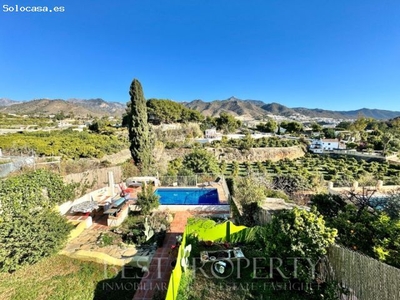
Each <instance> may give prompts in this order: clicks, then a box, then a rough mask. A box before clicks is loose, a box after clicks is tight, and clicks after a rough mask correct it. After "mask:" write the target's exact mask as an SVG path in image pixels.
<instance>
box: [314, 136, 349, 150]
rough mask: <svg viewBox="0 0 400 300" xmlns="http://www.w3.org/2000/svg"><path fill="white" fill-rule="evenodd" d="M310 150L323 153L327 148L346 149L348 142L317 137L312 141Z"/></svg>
mask: <svg viewBox="0 0 400 300" xmlns="http://www.w3.org/2000/svg"><path fill="white" fill-rule="evenodd" d="M309 149H310V151H311V152H314V153H323V152H324V151H325V150H327V151H330V150H342V149H346V144H344V143H343V142H340V141H339V140H338V139H316V140H312V141H311V145H310V148H309Z"/></svg>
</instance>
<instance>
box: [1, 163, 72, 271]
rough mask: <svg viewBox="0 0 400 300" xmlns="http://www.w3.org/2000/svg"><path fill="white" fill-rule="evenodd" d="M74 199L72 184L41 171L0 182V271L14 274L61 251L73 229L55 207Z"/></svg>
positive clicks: (57, 176)
mask: <svg viewBox="0 0 400 300" xmlns="http://www.w3.org/2000/svg"><path fill="white" fill-rule="evenodd" d="M73 196H74V185H67V184H64V183H63V181H62V178H61V177H60V176H59V175H56V174H53V173H50V172H47V171H44V170H39V171H35V172H30V173H27V174H23V175H20V176H15V177H11V178H8V179H6V180H4V181H0V207H1V210H2V211H1V216H0V245H1V246H0V271H8V272H12V271H15V270H17V269H18V268H20V267H21V266H24V265H27V264H32V263H35V262H37V261H38V260H40V259H41V258H42V257H46V256H49V255H51V254H53V253H55V252H57V251H58V250H60V249H61V247H62V246H63V245H64V243H65V241H66V239H67V238H68V234H69V232H70V230H71V229H72V228H73V226H72V225H71V224H69V223H67V220H66V219H65V218H63V217H62V216H61V215H60V214H59V213H58V212H57V211H56V210H54V206H55V205H56V204H58V203H62V202H65V201H67V200H70V199H72V198H73Z"/></svg>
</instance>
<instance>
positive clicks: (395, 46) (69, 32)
mask: <svg viewBox="0 0 400 300" xmlns="http://www.w3.org/2000/svg"><path fill="white" fill-rule="evenodd" d="M1 3H2V4H1V11H0V98H1V97H4V98H10V99H14V100H30V99H35V98H51V99H53V98H62V99H68V98H81V99H82V98H83V99H88V98H103V99H105V100H107V101H118V102H123V103H125V102H127V101H128V100H129V95H128V90H129V85H130V83H131V81H132V79H133V78H137V79H139V81H140V82H141V83H142V85H143V89H144V92H145V97H146V98H165V99H172V100H176V101H191V100H194V99H202V100H204V101H211V100H216V99H220V100H222V99H227V98H229V97H230V96H235V97H237V98H240V99H254V100H262V101H264V102H266V103H271V102H278V103H280V104H283V105H286V106H288V107H307V108H323V109H333V110H353V109H359V108H363V107H367V108H379V109H388V110H397V111H400V101H399V99H400V17H399V16H400V1H398V0H393V1H385V0H379V1H377V0H374V1H371V0H362V1H361V0H360V1H359V0H351V1H348V0H346V1H344V0H325V1H323V0H248V1H245V0H240V1H236V0H226V1H223V0H185V1H183V0H182V1H177V0H153V1H146V0H140V1H138V0H131V1H115V2H113V1H103V0H96V1H91V0H86V1H76V0H57V1H54V0H51V1H42V0H36V1H26V0H25V1H23V0H19V1H13V0H2V2H1ZM32 3H34V4H35V5H41V6H44V5H47V6H48V7H49V8H53V7H54V6H64V7H65V12H62V13H61V12H59V13H55V12H53V13H27V12H5V10H7V9H8V10H9V7H15V5H19V6H28V5H32ZM4 5H8V8H4Z"/></svg>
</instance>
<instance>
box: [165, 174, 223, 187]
mask: <svg viewBox="0 0 400 300" xmlns="http://www.w3.org/2000/svg"><path fill="white" fill-rule="evenodd" d="M218 177H222V176H220V175H216V174H195V175H187V176H160V177H159V178H158V179H159V180H160V184H161V186H197V185H198V184H201V183H206V182H212V181H214V180H216V179H217V178H218Z"/></svg>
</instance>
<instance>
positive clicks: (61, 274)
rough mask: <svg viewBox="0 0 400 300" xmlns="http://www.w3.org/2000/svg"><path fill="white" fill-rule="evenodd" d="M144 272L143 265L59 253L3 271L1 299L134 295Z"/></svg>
mask: <svg viewBox="0 0 400 300" xmlns="http://www.w3.org/2000/svg"><path fill="white" fill-rule="evenodd" d="M122 271H123V272H122ZM122 273H123V275H125V276H122ZM141 276H142V273H141V271H140V270H139V269H133V268H128V267H126V268H124V269H122V268H121V267H115V266H107V265H102V264H97V263H93V262H84V261H80V260H76V259H72V258H69V257H67V256H63V255H56V256H53V257H49V258H45V259H43V260H42V261H40V262H39V263H37V264H35V265H32V266H27V267H25V268H23V269H21V270H18V271H16V272H14V273H12V274H9V273H0V299H2V300H11V299H12V300H25V299H77V300H85V299H90V300H92V299H96V300H97V299H98V300H100V299H107V300H108V299H111V300H112V299H121V300H124V299H132V298H133V295H134V293H135V287H136V286H137V285H138V283H139V282H140V278H141ZM122 277H125V278H122ZM135 283H136V284H135Z"/></svg>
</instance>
